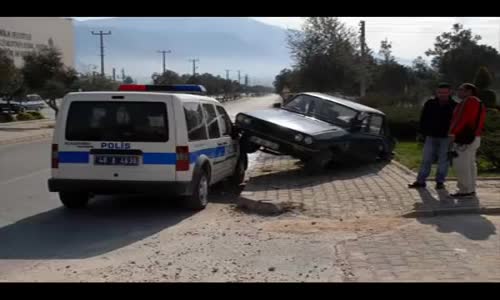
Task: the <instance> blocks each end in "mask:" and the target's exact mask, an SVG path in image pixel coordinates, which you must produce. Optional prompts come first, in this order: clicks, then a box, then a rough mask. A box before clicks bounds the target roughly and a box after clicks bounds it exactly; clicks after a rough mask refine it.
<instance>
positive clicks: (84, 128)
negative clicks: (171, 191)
mask: <svg viewBox="0 0 500 300" xmlns="http://www.w3.org/2000/svg"><path fill="white" fill-rule="evenodd" d="M66 140H68V141H127V142H166V141H168V114H167V107H166V105H165V103H161V102H128V101H127V102H117V101H113V102H104V101H95V102H90V101H75V102H72V103H71V105H70V108H69V112H68V117H67V121H66Z"/></svg>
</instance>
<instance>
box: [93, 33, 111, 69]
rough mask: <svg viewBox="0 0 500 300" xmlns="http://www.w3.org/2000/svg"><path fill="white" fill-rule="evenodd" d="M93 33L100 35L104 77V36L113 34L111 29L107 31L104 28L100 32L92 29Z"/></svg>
mask: <svg viewBox="0 0 500 300" xmlns="http://www.w3.org/2000/svg"><path fill="white" fill-rule="evenodd" d="M92 35H98V36H99V37H100V40H101V76H102V77H104V40H103V36H105V35H111V31H108V32H106V33H105V32H103V31H102V30H100V31H99V32H98V33H97V32H94V31H92Z"/></svg>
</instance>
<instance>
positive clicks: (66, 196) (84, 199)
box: [59, 192, 89, 209]
mask: <svg viewBox="0 0 500 300" xmlns="http://www.w3.org/2000/svg"><path fill="white" fill-rule="evenodd" d="M59 199H61V202H62V204H63V205H64V206H65V207H66V208H69V209H79V208H84V207H86V206H87V204H88V202H89V194H88V193H69V192H59Z"/></svg>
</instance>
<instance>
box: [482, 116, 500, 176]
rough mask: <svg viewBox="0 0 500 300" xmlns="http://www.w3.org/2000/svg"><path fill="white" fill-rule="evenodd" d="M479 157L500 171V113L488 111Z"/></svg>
mask: <svg viewBox="0 0 500 300" xmlns="http://www.w3.org/2000/svg"><path fill="white" fill-rule="evenodd" d="M479 156H480V157H481V158H483V159H484V160H485V161H487V162H488V163H489V164H490V165H491V166H492V167H493V168H495V169H497V170H500V112H498V111H496V110H493V109H489V110H488V114H487V116H486V122H485V129H484V133H483V136H482V137H481V147H480V148H479Z"/></svg>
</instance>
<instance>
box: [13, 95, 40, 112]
mask: <svg viewBox="0 0 500 300" xmlns="http://www.w3.org/2000/svg"><path fill="white" fill-rule="evenodd" d="M16 104H19V105H20V106H22V107H24V110H34V111H39V110H42V109H43V108H44V107H45V102H44V101H43V99H42V97H40V96H39V95H36V94H31V95H27V96H26V97H25V98H24V99H22V100H20V101H16Z"/></svg>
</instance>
